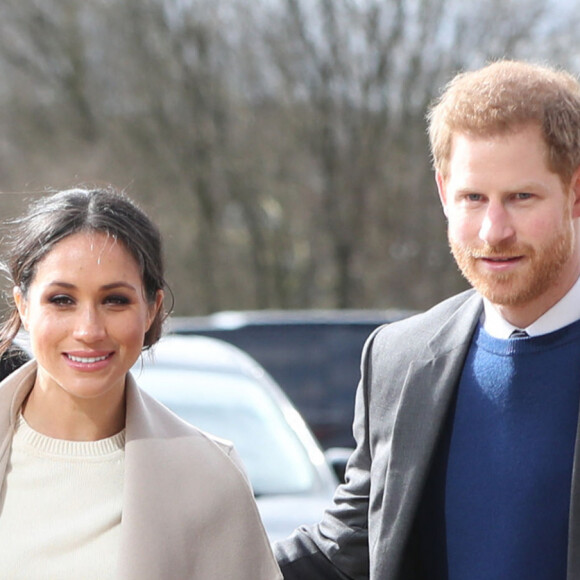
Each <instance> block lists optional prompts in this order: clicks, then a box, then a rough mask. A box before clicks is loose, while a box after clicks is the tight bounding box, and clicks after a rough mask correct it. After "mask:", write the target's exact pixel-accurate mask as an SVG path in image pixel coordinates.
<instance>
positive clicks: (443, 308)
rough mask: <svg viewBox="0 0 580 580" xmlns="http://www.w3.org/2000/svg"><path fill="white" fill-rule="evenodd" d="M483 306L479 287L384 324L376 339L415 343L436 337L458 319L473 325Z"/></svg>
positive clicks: (376, 333) (460, 322) (376, 334)
mask: <svg viewBox="0 0 580 580" xmlns="http://www.w3.org/2000/svg"><path fill="white" fill-rule="evenodd" d="M482 305H483V301H482V299H481V296H480V295H479V294H478V293H477V292H476V291H475V290H473V289H470V290H466V291H464V292H461V293H460V294H456V295H454V296H451V297H450V298H447V299H446V300H443V301H442V302H439V303H438V304H436V305H435V306H432V307H431V308H429V309H428V310H425V311H424V312H420V313H418V314H415V315H413V316H410V317H408V318H404V319H403V320H399V321H397V322H393V323H391V324H386V325H384V326H381V327H380V328H378V329H377V330H376V331H375V336H374V337H373V342H376V341H379V342H383V341H388V342H393V341H397V342H399V344H404V341H407V340H408V341H410V343H411V344H418V343H421V342H424V341H425V340H429V339H430V338H432V337H433V336H434V335H435V334H436V333H438V332H439V331H440V329H441V328H442V326H443V325H444V324H446V323H448V322H451V321H454V319H455V318H457V320H456V323H457V324H460V325H463V326H465V327H466V328H468V327H469V328H471V327H472V325H473V320H474V318H475V317H476V316H477V315H478V313H479V312H480V311H481V308H482V307H483V306H482ZM401 341H403V342H401Z"/></svg>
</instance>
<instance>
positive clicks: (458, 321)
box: [383, 295, 482, 562]
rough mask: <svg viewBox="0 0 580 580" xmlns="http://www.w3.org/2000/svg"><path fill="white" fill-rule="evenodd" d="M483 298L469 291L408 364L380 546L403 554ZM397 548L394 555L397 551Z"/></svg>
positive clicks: (397, 417) (399, 411) (396, 425)
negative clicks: (457, 308) (383, 535)
mask: <svg viewBox="0 0 580 580" xmlns="http://www.w3.org/2000/svg"><path fill="white" fill-rule="evenodd" d="M481 309H482V302H481V299H480V298H479V296H477V295H473V296H472V297H471V298H470V299H468V300H467V301H466V302H465V303H464V304H463V306H462V307H461V308H460V309H459V310H458V311H457V312H456V313H455V315H454V316H452V317H451V318H450V319H449V320H448V321H446V322H445V324H443V325H442V327H441V329H440V330H439V331H438V332H437V333H436V334H435V335H434V337H433V339H432V340H431V341H430V343H429V344H428V346H427V348H426V349H425V351H424V352H423V353H418V355H417V357H416V358H415V359H414V360H413V362H411V364H410V365H409V367H408V369H407V374H406V379H405V383H404V386H403V390H402V395H401V399H400V404H399V409H398V411H397V415H396V419H395V425H394V428H393V435H392V449H391V457H390V461H389V465H388V469H387V476H386V482H385V495H384V497H385V500H386V501H385V505H384V518H383V522H384V524H385V525H384V528H383V529H384V531H385V532H386V533H387V534H392V536H393V537H392V538H387V541H386V542H385V545H386V546H388V549H391V550H393V562H397V561H398V557H397V555H398V556H402V551H403V549H404V542H405V541H406V539H407V538H408V537H409V534H410V532H411V526H412V523H413V520H414V517H415V512H416V508H417V505H418V503H419V499H420V497H421V492H422V488H423V484H424V482H425V478H426V477H427V472H428V469H429V465H430V461H431V457H432V455H433V452H434V450H435V446H436V444H437V441H438V438H439V435H440V432H441V429H442V426H443V423H444V420H445V417H446V414H447V410H448V409H449V405H450V403H451V401H452V399H453V396H454V394H455V391H456V387H457V384H458V381H459V377H460V374H461V370H462V368H463V364H464V360H465V357H466V355H467V351H468V349H469V345H470V339H471V336H472V334H473V331H474V329H475V327H476V325H477V322H478V320H479V317H480V315H481ZM397 552H398V554H397Z"/></svg>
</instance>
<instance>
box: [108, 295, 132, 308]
mask: <svg viewBox="0 0 580 580" xmlns="http://www.w3.org/2000/svg"><path fill="white" fill-rule="evenodd" d="M105 303H106V304H112V305H113V306H123V305H125V304H129V303H130V300H129V298H127V297H126V296H116V295H115V296H107V298H106V299H105Z"/></svg>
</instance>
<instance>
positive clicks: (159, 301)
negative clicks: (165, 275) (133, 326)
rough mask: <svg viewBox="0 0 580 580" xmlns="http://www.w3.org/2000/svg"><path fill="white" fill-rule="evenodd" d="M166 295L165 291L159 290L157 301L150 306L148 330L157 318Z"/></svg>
mask: <svg viewBox="0 0 580 580" xmlns="http://www.w3.org/2000/svg"><path fill="white" fill-rule="evenodd" d="M164 297H165V292H163V290H157V294H156V296H155V302H153V304H151V306H150V308H149V321H148V323H147V331H149V329H150V328H151V325H152V324H153V321H154V320H155V318H156V316H157V314H158V313H159V310H160V309H161V308H162V307H163V298H164Z"/></svg>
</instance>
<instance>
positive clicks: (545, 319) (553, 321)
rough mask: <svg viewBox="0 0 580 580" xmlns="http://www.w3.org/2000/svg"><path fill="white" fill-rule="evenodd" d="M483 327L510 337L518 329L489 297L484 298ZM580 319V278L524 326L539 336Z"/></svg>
mask: <svg viewBox="0 0 580 580" xmlns="http://www.w3.org/2000/svg"><path fill="white" fill-rule="evenodd" d="M482 317H483V320H482V323H483V327H484V329H485V331H486V332H487V333H488V334H491V336H494V337H495V338H504V339H507V338H509V336H510V334H511V333H512V332H513V331H514V330H515V329H516V327H515V326H514V325H513V324H510V323H509V322H508V321H507V320H506V319H505V318H503V317H502V315H501V314H500V313H499V312H498V310H497V309H496V308H495V306H494V305H493V304H492V303H491V302H490V301H489V300H488V299H487V298H484V299H483V314H482ZM579 319H580V278H578V280H576V283H575V284H574V286H572V288H570V290H569V291H568V293H567V294H566V295H565V296H563V297H562V298H561V299H560V300H559V301H558V302H556V304H554V306H552V308H550V309H549V310H548V311H547V312H545V313H544V314H542V316H540V318H538V320H536V321H535V322H533V323H532V324H530V326H528V327H527V328H523V329H522V330H525V331H526V332H527V333H528V334H529V335H530V336H538V335H540V334H547V333H548V332H554V331H555V330H558V329H559V328H563V327H564V326H568V324H572V322H575V321H576V320H579Z"/></svg>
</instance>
